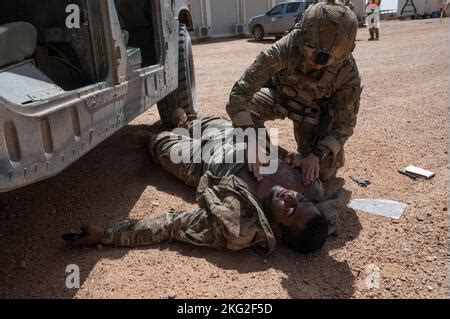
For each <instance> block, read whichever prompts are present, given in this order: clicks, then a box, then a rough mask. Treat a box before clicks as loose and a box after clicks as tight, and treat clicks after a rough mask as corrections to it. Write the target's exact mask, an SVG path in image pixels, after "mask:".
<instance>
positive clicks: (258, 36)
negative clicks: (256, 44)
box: [253, 25, 264, 41]
mask: <svg viewBox="0 0 450 319" xmlns="http://www.w3.org/2000/svg"><path fill="white" fill-rule="evenodd" d="M253 35H254V36H255V40H256V41H262V40H263V39H264V29H263V27H262V26H260V25H257V26H256V27H255V30H254V31H253Z"/></svg>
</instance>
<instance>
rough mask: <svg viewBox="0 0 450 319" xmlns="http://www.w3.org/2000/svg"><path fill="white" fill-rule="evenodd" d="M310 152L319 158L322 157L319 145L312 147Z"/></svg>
mask: <svg viewBox="0 0 450 319" xmlns="http://www.w3.org/2000/svg"><path fill="white" fill-rule="evenodd" d="M312 152H313V154H314V155H317V156H318V157H319V158H322V157H323V150H322V149H321V148H319V147H314V149H313V151H312Z"/></svg>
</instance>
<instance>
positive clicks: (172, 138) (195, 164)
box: [149, 117, 246, 187]
mask: <svg viewBox="0 0 450 319" xmlns="http://www.w3.org/2000/svg"><path fill="white" fill-rule="evenodd" d="M181 129H184V130H183V132H181V133H180V131H174V132H162V133H160V134H158V135H154V136H152V137H151V139H150V143H149V151H150V154H151V156H152V158H153V159H154V160H155V161H157V162H158V163H159V164H160V165H161V166H162V167H163V168H164V169H165V170H166V171H168V172H169V173H170V174H172V175H174V176H175V177H177V178H178V179H180V180H182V181H183V182H185V183H186V184H187V185H189V186H193V187H197V185H198V183H199V181H200V178H201V177H202V176H203V175H204V174H205V173H206V172H208V171H209V172H211V174H213V175H214V176H216V177H224V176H229V175H231V174H235V173H237V172H238V171H239V170H240V169H241V168H243V167H245V165H246V164H245V163H244V162H240V163H239V162H236V163H235V162H233V163H228V162H224V161H223V157H224V156H225V155H226V154H222V155H223V156H220V157H211V158H210V160H208V161H205V158H204V156H203V155H204V151H205V150H208V149H214V147H215V146H218V147H221V149H222V150H223V152H224V153H228V154H229V153H234V152H235V151H236V145H231V144H227V143H226V142H225V141H226V139H227V134H228V133H230V132H232V131H233V125H232V123H231V122H230V121H227V120H225V119H223V118H219V117H205V118H198V119H195V120H193V121H188V122H187V123H186V124H185V126H184V127H182V128H181ZM210 129H213V130H210ZM209 130H210V131H209ZM208 131H209V132H208ZM197 132H199V133H201V134H200V135H198V136H196V134H195V133H197ZM180 154H189V158H185V160H186V159H187V160H186V161H181V162H180V161H178V162H175V161H174V160H173V156H174V155H180Z"/></svg>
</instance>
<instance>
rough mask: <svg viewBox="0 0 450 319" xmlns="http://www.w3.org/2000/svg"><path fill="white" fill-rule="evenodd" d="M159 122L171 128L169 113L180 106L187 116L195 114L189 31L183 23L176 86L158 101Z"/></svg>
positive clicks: (181, 25) (194, 91)
mask: <svg viewBox="0 0 450 319" xmlns="http://www.w3.org/2000/svg"><path fill="white" fill-rule="evenodd" d="M157 106H158V112H159V116H160V118H161V122H162V123H163V125H164V126H165V127H167V128H173V127H175V126H176V125H177V124H178V123H174V119H172V117H171V115H172V114H173V112H174V111H175V110H176V109H178V108H181V109H183V110H184V112H185V113H186V115H187V116H197V114H198V106H197V95H196V88H195V69H194V57H193V54H192V43H191V37H190V36H189V32H188V31H187V28H186V26H185V25H184V24H180V31H179V41H178V88H177V89H176V90H175V91H173V92H172V93H170V94H169V95H168V96H166V97H165V98H164V99H162V100H161V101H160V102H159V103H158V105H157Z"/></svg>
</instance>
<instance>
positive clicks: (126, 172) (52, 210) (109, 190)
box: [0, 128, 195, 298]
mask: <svg viewBox="0 0 450 319" xmlns="http://www.w3.org/2000/svg"><path fill="white" fill-rule="evenodd" d="M152 165H155V164H151V163H150V161H149V156H148V153H147V151H146V150H145V149H144V148H142V147H141V146H136V145H134V144H132V143H129V141H128V139H127V128H125V129H124V130H122V131H120V132H118V133H117V134H115V135H114V136H113V137H111V138H110V139H108V140H107V141H105V142H104V143H102V144H101V145H99V146H98V147H97V148H96V149H94V150H93V151H92V152H90V153H89V154H87V155H86V156H85V157H83V158H82V159H80V160H79V161H78V162H76V163H75V164H73V165H72V166H71V167H69V168H68V169H66V170H65V171H64V172H62V173H61V174H59V175H57V176H55V177H53V178H51V179H48V180H46V181H43V182H39V183H37V184H33V185H31V186H28V187H25V188H22V189H19V190H16V191H12V192H8V193H3V194H0V205H1V206H0V220H1V223H0V254H1V256H2V258H1V259H0V298H38V297H39V298H54V297H58V298H72V297H74V294H75V293H76V290H70V289H67V287H66V284H65V281H66V275H67V274H66V272H65V271H66V267H67V265H70V264H76V265H78V266H79V267H80V272H81V285H83V282H84V281H85V280H86V278H87V277H88V275H89V273H90V272H91V270H92V269H93V267H94V266H95V265H96V263H97V262H98V260H99V259H102V258H108V259H117V258H121V257H122V256H123V254H125V251H119V250H118V251H113V250H111V251H106V250H105V251H97V250H94V251H92V250H86V253H83V252H80V250H75V249H70V248H68V247H67V246H66V245H65V243H64V242H63V241H62V239H61V235H62V234H63V233H67V232H76V231H78V230H79V227H80V226H82V225H105V224H108V223H111V222H113V221H120V220H124V219H127V218H128V216H129V213H130V211H132V209H133V207H134V206H135V204H136V202H137V201H138V200H139V198H140V197H141V195H142V193H143V192H144V191H145V189H146V188H147V187H148V186H149V184H150V185H151V184H155V185H157V188H158V189H160V190H161V191H163V192H167V193H176V195H177V196H181V197H182V198H183V199H185V200H187V201H193V200H194V199H195V197H194V195H191V194H190V193H189V192H188V191H187V188H186V187H185V186H184V185H182V184H181V183H178V181H176V179H175V178H174V177H172V176H169V174H167V173H165V172H163V171H162V170H161V169H159V168H158V169H156V166H155V167H152Z"/></svg>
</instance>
